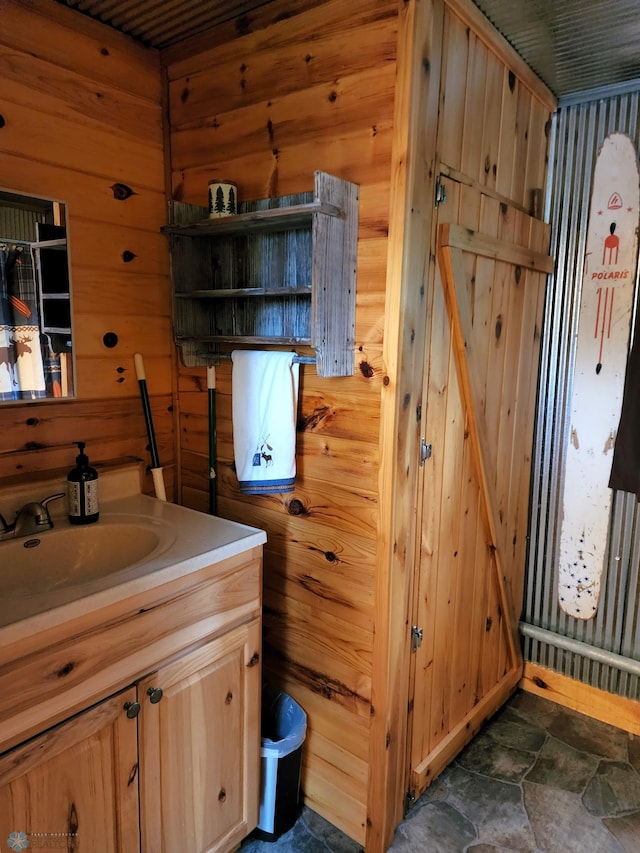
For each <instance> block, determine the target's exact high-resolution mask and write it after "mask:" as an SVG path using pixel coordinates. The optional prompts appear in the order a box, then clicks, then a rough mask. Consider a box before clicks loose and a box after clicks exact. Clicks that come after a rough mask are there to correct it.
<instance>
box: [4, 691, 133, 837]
mask: <svg viewBox="0 0 640 853" xmlns="http://www.w3.org/2000/svg"><path fill="white" fill-rule="evenodd" d="M135 700H136V689H135V687H130V688H128V690H125V691H123V692H121V693H118V694H117V695H116V696H112V697H110V698H109V699H105V700H104V701H103V702H101V703H100V704H98V705H96V706H95V707H93V708H90V709H89V710H88V711H84V712H83V713H81V714H78V715H77V716H75V717H74V718H73V719H71V720H68V721H67V722H65V723H62V724H60V725H58V726H56V727H55V728H53V729H50V730H49V731H46V732H44V733H43V734H41V735H38V736H37V737H35V738H32V739H31V740H29V741H27V742H26V743H25V744H22V745H21V746H17V747H15V749H12V750H11V751H9V752H7V753H4V754H3V755H2V756H0V780H1V782H0V838H1V839H2V841H3V844H4V842H6V840H7V839H8V838H9V837H10V836H11V833H16V834H18V837H17V838H16V840H15V843H16V844H19V843H20V841H21V836H20V834H24V835H25V836H26V839H23V841H28V842H29V847H30V848H34V849H38V848H40V847H43V848H47V849H51V848H53V849H56V848H57V849H60V850H74V851H75V850H78V851H82V850H87V851H90V850H93V851H97V850H99V851H101V853H134V852H135V851H139V850H140V840H139V839H140V831H139V828H138V784H137V767H138V740H137V726H136V722H135V720H130V719H127V716H126V714H125V713H124V712H123V706H124V704H125V703H127V702H135ZM14 849H21V848H20V847H15V848H14Z"/></svg>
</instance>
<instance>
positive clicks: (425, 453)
mask: <svg viewBox="0 0 640 853" xmlns="http://www.w3.org/2000/svg"><path fill="white" fill-rule="evenodd" d="M431 449H432V448H431V445H430V444H427V442H426V441H425V440H424V438H421V439H420V467H421V468H422V466H423V465H424V463H425V462H426V461H427V459H431Z"/></svg>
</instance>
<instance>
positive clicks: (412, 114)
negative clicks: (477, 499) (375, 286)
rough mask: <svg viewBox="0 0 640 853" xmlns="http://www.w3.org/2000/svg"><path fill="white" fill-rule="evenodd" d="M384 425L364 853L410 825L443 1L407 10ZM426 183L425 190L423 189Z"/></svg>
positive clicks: (394, 172)
mask: <svg viewBox="0 0 640 853" xmlns="http://www.w3.org/2000/svg"><path fill="white" fill-rule="evenodd" d="M398 5H399V16H398V52H397V76H396V93H395V109H394V140H393V152H392V166H391V202H390V209H389V240H388V252H387V280H386V292H385V298H386V307H385V329H384V348H383V361H384V369H385V377H384V380H383V391H382V400H381V419H380V420H381V424H380V447H381V458H380V473H379V495H380V534H379V535H380V542H379V548H378V558H377V566H376V589H375V602H376V604H375V636H374V644H373V675H372V708H371V714H372V723H371V733H370V748H369V785H368V803H367V834H366V850H367V853H383V852H384V851H385V850H386V849H387V847H388V846H389V844H390V843H391V840H392V838H393V832H394V830H395V827H396V826H397V825H398V823H399V822H400V821H401V820H402V817H403V815H404V797H405V792H406V779H407V766H406V743H407V698H408V694H407V690H408V684H409V669H410V666H409V665H410V627H411V626H410V625H409V624H408V620H409V614H410V613H411V598H412V586H413V574H414V567H415V561H416V553H415V543H416V489H417V482H418V471H419V458H418V448H419V442H420V434H421V412H422V370H423V364H424V347H425V331H426V310H427V307H426V306H427V301H428V299H429V286H430V285H429V282H432V281H433V277H434V276H433V271H434V270H433V267H434V262H435V258H434V256H433V254H432V252H431V251H430V249H431V246H432V245H433V241H434V239H435V235H434V234H433V227H434V223H435V217H434V215H433V214H434V196H435V174H436V172H435V157H436V153H435V152H436V131H437V125H438V99H439V94H440V68H441V53H440V52H441V49H442V30H443V21H444V3H443V0H399V4H398ZM425 178H426V180H425Z"/></svg>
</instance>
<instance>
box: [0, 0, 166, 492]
mask: <svg viewBox="0 0 640 853" xmlns="http://www.w3.org/2000/svg"><path fill="white" fill-rule="evenodd" d="M161 79H162V78H161V75H160V64H159V59H158V54H157V52H155V51H151V50H147V49H144V48H142V47H140V46H138V45H136V44H135V43H134V42H133V41H131V40H130V39H128V38H126V37H124V36H121V35H120V34H119V33H116V32H114V31H113V30H110V29H108V28H106V27H103V26H101V25H100V24H97V23H95V22H93V21H90V20H89V19H87V18H85V17H84V16H82V15H79V14H78V13H76V12H73V11H71V10H66V9H65V8H64V7H63V6H60V5H59V4H57V3H52V2H49V0H33V2H30V3H28V4H26V3H23V2H18V0H5V2H3V4H2V36H1V37H0V113H1V114H2V116H3V119H4V121H3V123H2V127H1V128H0V187H2V188H3V189H10V190H16V191H20V192H24V193H28V194H33V195H42V196H44V197H48V198H53V199H58V200H61V201H64V202H66V204H67V216H68V245H69V260H70V265H71V281H72V295H73V309H74V310H73V332H74V335H73V340H74V348H75V355H76V363H75V367H76V393H77V398H76V399H75V400H71V401H64V402H57V401H56V402H45V403H32V404H11V405H4V406H2V407H1V408H0V477H7V476H22V475H27V474H33V473H35V472H39V471H44V470H49V469H57V468H69V467H71V463H72V462H73V460H74V458H75V454H76V452H77V451H76V449H75V448H74V447H73V446H72V441H74V440H83V441H86V442H87V450H88V452H89V453H90V455H91V459H92V461H94V462H98V463H99V462H100V461H101V460H111V459H118V458H122V457H124V456H129V457H137V458H140V459H144V460H145V461H148V453H147V450H146V444H147V439H146V431H145V424H144V419H143V416H142V407H141V404H140V402H139V396H138V384H137V381H136V376H135V371H134V366H133V353H134V352H137V351H140V352H142V353H143V355H144V356H145V367H146V371H147V379H148V384H149V390H150V393H151V396H152V406H153V412H154V418H155V429H156V433H157V439H158V444H159V452H160V457H161V461H162V462H163V464H165V465H167V466H168V468H167V471H166V476H167V485H168V490H169V494H171V478H172V475H173V470H172V463H173V458H174V436H173V414H172V387H173V375H174V367H173V365H174V354H173V347H172V341H171V300H170V286H169V278H168V255H167V245H166V240H165V238H164V237H163V236H162V235H161V234H160V227H161V226H162V225H163V224H164V223H165V222H166V203H165V175H164V152H163V133H162V85H161ZM116 183H123V184H126V185H128V186H129V187H130V188H131V189H132V190H133V194H132V195H131V196H130V197H129V198H128V199H126V200H124V201H119V200H117V199H116V198H115V196H114V192H113V189H112V187H113V185H114V184H116ZM125 252H131V253H133V255H134V256H135V257H134V258H133V259H132V260H131V261H129V262H125V260H124V259H123V253H125ZM106 332H115V333H116V335H117V336H118V343H117V345H116V346H115V347H114V348H111V349H109V348H107V347H106V346H105V345H104V343H103V336H104V334H105V333H106ZM148 487H149V488H150V489H151V486H150V484H148Z"/></svg>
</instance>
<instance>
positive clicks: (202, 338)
mask: <svg viewBox="0 0 640 853" xmlns="http://www.w3.org/2000/svg"><path fill="white" fill-rule="evenodd" d="M176 343H177V344H182V343H196V344H197V343H203V344H283V345H288V344H299V345H301V346H310V345H311V339H310V338H296V337H291V338H288V337H277V336H276V337H263V336H260V335H258V336H253V337H252V336H251V335H176Z"/></svg>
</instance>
